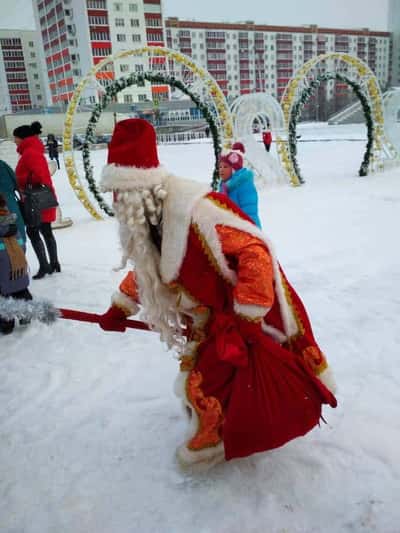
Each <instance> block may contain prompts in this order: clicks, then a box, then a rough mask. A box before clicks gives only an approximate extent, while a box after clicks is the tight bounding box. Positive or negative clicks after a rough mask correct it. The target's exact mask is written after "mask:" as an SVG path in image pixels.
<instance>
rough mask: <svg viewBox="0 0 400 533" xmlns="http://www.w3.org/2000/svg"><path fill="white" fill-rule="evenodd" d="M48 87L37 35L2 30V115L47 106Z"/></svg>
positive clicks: (0, 35) (0, 78)
mask: <svg viewBox="0 0 400 533" xmlns="http://www.w3.org/2000/svg"><path fill="white" fill-rule="evenodd" d="M46 86H47V80H45V76H44V75H43V69H42V65H41V62H40V50H39V44H38V35H37V33H36V32H35V31H25V30H24V31H22V30H0V95H1V97H0V112H2V113H10V112H15V111H26V110H29V109H35V108H41V107H43V106H45V105H46Z"/></svg>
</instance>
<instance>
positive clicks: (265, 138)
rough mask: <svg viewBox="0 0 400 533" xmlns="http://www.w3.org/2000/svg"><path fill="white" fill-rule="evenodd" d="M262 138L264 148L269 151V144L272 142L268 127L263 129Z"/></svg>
mask: <svg viewBox="0 0 400 533" xmlns="http://www.w3.org/2000/svg"><path fill="white" fill-rule="evenodd" d="M262 140H263V143H264V146H265V149H266V150H267V152H269V151H270V148H271V144H272V133H271V130H270V129H269V128H267V129H266V130H265V131H263V134H262Z"/></svg>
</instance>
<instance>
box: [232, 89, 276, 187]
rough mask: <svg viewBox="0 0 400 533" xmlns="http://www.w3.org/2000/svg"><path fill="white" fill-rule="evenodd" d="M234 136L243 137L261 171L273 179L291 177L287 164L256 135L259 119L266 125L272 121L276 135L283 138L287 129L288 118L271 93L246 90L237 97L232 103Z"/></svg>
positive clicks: (253, 164)
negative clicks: (254, 126)
mask: <svg viewBox="0 0 400 533" xmlns="http://www.w3.org/2000/svg"><path fill="white" fill-rule="evenodd" d="M231 113H232V118H233V132H234V139H235V140H241V141H242V142H243V143H244V145H245V147H246V158H247V160H248V161H249V163H250V164H251V166H252V167H253V168H254V170H255V171H256V172H257V173H258V174H259V175H260V176H263V175H264V174H265V176H263V177H264V179H265V180H267V181H269V182H282V181H287V177H286V175H285V173H284V171H283V168H282V167H281V166H280V165H279V163H278V161H276V159H274V158H273V156H271V155H270V154H267V153H266V152H265V150H264V147H261V146H260V143H257V142H256V140H255V139H254V135H253V124H254V121H255V120H258V122H259V123H261V124H262V126H263V127H267V125H268V123H269V126H270V128H271V130H272V132H273V136H274V138H275V139H276V140H277V141H278V142H280V140H281V136H282V134H283V132H284V131H285V120H284V116H283V112H282V108H281V106H280V104H279V102H278V101H277V100H276V99H275V98H274V97H273V96H271V95H270V94H268V93H253V94H245V95H242V96H240V97H239V98H237V99H236V100H235V101H234V102H233V104H232V106H231Z"/></svg>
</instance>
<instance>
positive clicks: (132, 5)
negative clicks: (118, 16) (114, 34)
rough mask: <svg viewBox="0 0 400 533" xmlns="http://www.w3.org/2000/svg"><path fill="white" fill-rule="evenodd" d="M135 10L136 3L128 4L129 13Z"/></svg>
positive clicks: (136, 8) (136, 7)
mask: <svg viewBox="0 0 400 533" xmlns="http://www.w3.org/2000/svg"><path fill="white" fill-rule="evenodd" d="M137 10H138V6H137V4H129V11H130V12H131V13H136V11H137Z"/></svg>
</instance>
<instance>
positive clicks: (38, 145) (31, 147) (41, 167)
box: [15, 135, 56, 222]
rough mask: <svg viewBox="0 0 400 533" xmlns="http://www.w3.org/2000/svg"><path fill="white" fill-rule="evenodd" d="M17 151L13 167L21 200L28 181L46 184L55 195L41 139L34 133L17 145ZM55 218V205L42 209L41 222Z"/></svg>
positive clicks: (51, 220)
mask: <svg viewBox="0 0 400 533" xmlns="http://www.w3.org/2000/svg"><path fill="white" fill-rule="evenodd" d="M17 152H18V153H19V154H20V156H21V157H20V158H19V161H18V164H17V167H16V169H15V174H16V176H17V183H18V188H19V190H20V192H21V195H22V200H23V194H24V190H25V188H26V186H27V183H28V182H29V183H32V184H33V185H38V184H43V185H47V186H48V187H50V189H51V190H52V191H53V193H54V195H55V196H56V191H55V189H54V185H53V181H52V179H51V175H50V171H49V166H48V163H47V160H46V158H45V156H44V145H43V143H42V141H41V140H40V139H39V138H38V137H36V136H34V135H33V136H31V137H27V138H26V139H24V140H23V141H22V142H21V144H20V145H19V146H18V148H17ZM55 219H56V208H55V207H52V208H50V209H44V210H43V211H42V222H54V221H55Z"/></svg>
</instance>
